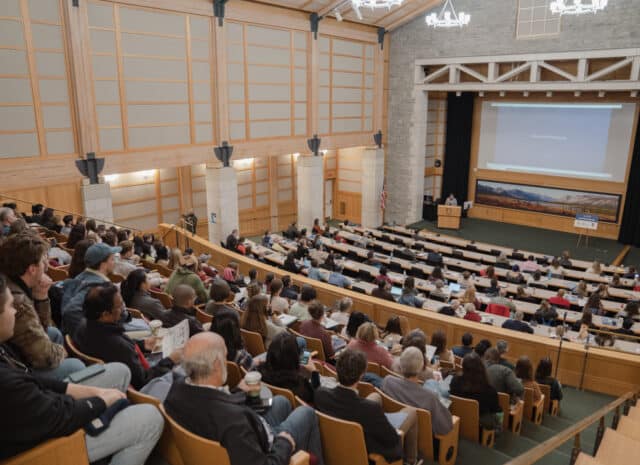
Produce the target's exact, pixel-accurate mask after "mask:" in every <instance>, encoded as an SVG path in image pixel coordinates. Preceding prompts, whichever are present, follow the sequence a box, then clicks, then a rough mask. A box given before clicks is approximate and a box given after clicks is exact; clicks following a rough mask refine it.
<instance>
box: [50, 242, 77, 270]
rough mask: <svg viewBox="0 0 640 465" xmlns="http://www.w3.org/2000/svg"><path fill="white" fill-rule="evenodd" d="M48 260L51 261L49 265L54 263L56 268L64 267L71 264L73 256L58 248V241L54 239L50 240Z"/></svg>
mask: <svg viewBox="0 0 640 465" xmlns="http://www.w3.org/2000/svg"><path fill="white" fill-rule="evenodd" d="M47 258H48V259H49V263H50V264H52V263H53V264H54V265H55V266H64V265H69V264H70V263H71V255H70V254H69V252H67V251H66V250H63V249H61V248H60V247H59V246H58V241H56V239H55V238H54V237H52V238H50V239H49V252H48V253H47Z"/></svg>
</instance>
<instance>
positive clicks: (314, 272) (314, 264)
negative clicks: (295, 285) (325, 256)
mask: <svg viewBox="0 0 640 465" xmlns="http://www.w3.org/2000/svg"><path fill="white" fill-rule="evenodd" d="M307 277H308V278H309V279H315V280H316V281H326V280H325V279H324V275H323V274H322V273H321V272H320V268H319V267H318V260H316V259H315V258H312V259H311V266H310V267H309V269H308V270H307Z"/></svg>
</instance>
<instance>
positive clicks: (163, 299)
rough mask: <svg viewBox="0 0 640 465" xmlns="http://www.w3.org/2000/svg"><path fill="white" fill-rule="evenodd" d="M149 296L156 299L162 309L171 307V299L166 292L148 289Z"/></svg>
mask: <svg viewBox="0 0 640 465" xmlns="http://www.w3.org/2000/svg"><path fill="white" fill-rule="evenodd" d="M149 294H151V297H153V298H155V299H158V300H159V301H160V303H161V304H162V305H163V306H164V308H171V307H173V299H172V298H171V296H170V295H169V294H167V293H166V292H162V291H156V290H154V289H149Z"/></svg>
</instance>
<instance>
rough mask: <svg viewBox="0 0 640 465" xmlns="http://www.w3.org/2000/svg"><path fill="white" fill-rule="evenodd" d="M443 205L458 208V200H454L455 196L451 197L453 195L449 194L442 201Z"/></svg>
mask: <svg viewBox="0 0 640 465" xmlns="http://www.w3.org/2000/svg"><path fill="white" fill-rule="evenodd" d="M444 204H445V205H447V206H450V207H457V206H458V199H456V198H455V196H454V195H453V193H451V194H449V196H448V197H447V199H446V200H445V201H444Z"/></svg>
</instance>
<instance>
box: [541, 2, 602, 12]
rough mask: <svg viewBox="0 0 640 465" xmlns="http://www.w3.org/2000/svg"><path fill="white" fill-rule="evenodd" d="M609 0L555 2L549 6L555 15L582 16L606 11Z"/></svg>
mask: <svg viewBox="0 0 640 465" xmlns="http://www.w3.org/2000/svg"><path fill="white" fill-rule="evenodd" d="M607 3H608V0H584V1H583V0H554V1H553V2H551V3H550V4H549V8H550V9H551V12H552V13H553V14H560V15H581V14H585V13H594V14H595V13H597V12H598V11H601V10H604V9H605V7H606V6H607Z"/></svg>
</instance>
